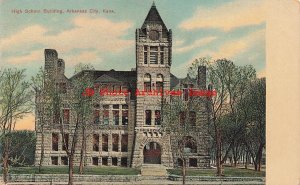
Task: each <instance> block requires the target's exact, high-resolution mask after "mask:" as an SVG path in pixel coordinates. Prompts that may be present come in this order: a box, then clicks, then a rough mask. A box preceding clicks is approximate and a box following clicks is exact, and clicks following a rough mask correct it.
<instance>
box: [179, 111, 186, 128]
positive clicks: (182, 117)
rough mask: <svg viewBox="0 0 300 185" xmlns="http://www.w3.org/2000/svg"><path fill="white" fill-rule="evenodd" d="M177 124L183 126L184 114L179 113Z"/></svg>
mask: <svg viewBox="0 0 300 185" xmlns="http://www.w3.org/2000/svg"><path fill="white" fill-rule="evenodd" d="M179 123H180V124H181V125H183V124H184V123H185V112H183V111H181V112H179Z"/></svg>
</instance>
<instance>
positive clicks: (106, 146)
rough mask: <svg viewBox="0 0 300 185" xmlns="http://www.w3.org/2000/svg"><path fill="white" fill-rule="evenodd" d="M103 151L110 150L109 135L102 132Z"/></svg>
mask: <svg viewBox="0 0 300 185" xmlns="http://www.w3.org/2000/svg"><path fill="white" fill-rule="evenodd" d="M102 151H104V152H107V151H108V135H107V134H102Z"/></svg>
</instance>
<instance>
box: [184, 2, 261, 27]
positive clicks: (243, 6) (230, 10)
mask: <svg viewBox="0 0 300 185" xmlns="http://www.w3.org/2000/svg"><path fill="white" fill-rule="evenodd" d="M265 11H266V9H265V1H264V0H250V1H249V0H248V1H246V0H236V1H233V2H229V3H226V4H224V5H221V6H219V7H217V8H207V7H198V8H197V10H196V12H195V13H194V15H193V16H192V17H191V18H189V19H187V20H185V21H183V22H182V23H181V24H180V25H179V27H180V28H182V29H184V30H194V29H201V28H217V29H222V30H223V31H230V30H232V29H235V28H238V27H243V26H248V25H258V24H261V23H263V22H265V19H266V17H265V16H266V15H265Z"/></svg>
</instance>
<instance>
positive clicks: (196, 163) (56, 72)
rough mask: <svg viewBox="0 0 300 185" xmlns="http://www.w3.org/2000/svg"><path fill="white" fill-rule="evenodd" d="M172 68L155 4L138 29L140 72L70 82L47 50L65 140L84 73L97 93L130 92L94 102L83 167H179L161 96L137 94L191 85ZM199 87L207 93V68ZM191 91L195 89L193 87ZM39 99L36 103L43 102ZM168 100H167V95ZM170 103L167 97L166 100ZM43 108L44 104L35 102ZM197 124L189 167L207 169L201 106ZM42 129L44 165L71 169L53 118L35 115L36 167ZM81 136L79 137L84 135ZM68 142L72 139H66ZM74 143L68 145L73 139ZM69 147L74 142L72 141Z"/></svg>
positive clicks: (167, 34) (93, 73) (168, 35)
mask: <svg viewBox="0 0 300 185" xmlns="http://www.w3.org/2000/svg"><path fill="white" fill-rule="evenodd" d="M171 65H172V31H171V30H168V29H167V27H166V26H165V24H164V22H163V21H162V19H161V17H160V15H159V13H158V11H157V9H156V6H155V5H152V7H151V9H150V11H149V13H148V15H147V17H146V19H145V21H144V23H143V25H142V27H141V28H139V29H137V30H136V68H135V69H134V70H132V71H114V70H110V71H97V70H85V71H82V72H80V73H78V74H76V75H74V76H73V77H71V78H70V79H68V78H66V77H65V75H64V70H65V62H64V61H63V60H62V59H59V58H58V54H57V52H56V51H55V50H54V49H45V72H46V75H47V78H48V79H50V80H54V81H55V83H56V84H57V85H58V86H59V88H61V93H62V96H63V100H62V102H61V104H62V110H61V111H62V114H63V115H64V121H65V122H66V124H64V127H65V128H64V130H65V133H68V134H69V135H67V136H66V137H68V138H71V134H72V133H73V130H74V122H75V119H76V117H75V112H74V110H72V108H70V107H69V106H68V103H69V102H70V101H72V99H71V98H72V90H73V86H72V83H73V81H74V80H76V78H78V77H79V76H80V75H89V77H90V78H91V79H92V81H93V82H94V90H95V91H96V92H98V91H99V90H101V89H103V88H107V89H110V90H113V91H115V90H116V91H123V90H124V91H129V92H130V93H129V94H127V95H124V94H121V95H120V94H115V95H114V96H109V95H108V96H102V97H101V98H100V99H99V98H98V99H97V98H95V99H94V100H93V102H94V108H93V111H94V114H93V115H94V119H93V121H91V123H90V124H89V126H88V127H87V130H86V133H85V135H86V137H85V138H86V142H87V143H86V154H85V156H86V157H85V165H88V166H92V165H99V166H101V165H102V166H106V165H107V166H126V167H141V166H142V165H143V164H144V163H150V164H161V165H163V166H165V167H174V166H177V165H178V160H177V155H176V153H174V152H172V135H168V134H167V133H165V132H164V131H163V130H162V129H161V120H160V114H161V111H162V110H161V107H162V106H161V102H162V96H145V95H143V94H137V95H136V94H135V93H136V92H137V91H141V90H143V91H148V92H152V91H156V92H160V91H162V92H164V91H169V90H173V89H181V88H187V87H190V86H189V85H191V84H192V82H191V80H190V79H189V77H187V78H184V79H179V78H177V77H175V76H174V75H173V74H171V73H170V68H171ZM198 77H199V78H198V80H197V81H198V83H197V84H196V86H197V87H198V88H200V89H206V69H205V67H204V68H203V67H201V68H199V70H198ZM193 87H195V86H194V85H193ZM42 97H43V95H41V97H39V98H38V100H40V99H43V98H42ZM166 98H167V97H166ZM167 99H168V98H167ZM37 104H39V105H40V104H42V102H39V101H38V102H37ZM195 112H196V114H195V116H196V118H197V119H199V120H200V121H197V123H199V125H196V127H195V131H194V132H192V133H191V137H193V138H194V139H195V140H196V141H197V143H198V144H197V146H196V147H197V151H192V152H191V153H190V160H189V161H190V163H191V164H190V166H191V167H209V165H210V163H209V162H210V158H209V151H208V142H209V137H208V128H207V126H208V121H207V120H208V119H207V116H208V114H207V110H206V108H205V105H203V106H202V107H201V108H200V109H199V110H195ZM42 128H43V130H44V137H45V150H44V151H45V152H44V153H45V154H44V156H45V157H44V161H43V165H67V164H68V161H67V158H66V152H65V151H64V150H63V146H62V135H61V132H60V129H59V124H58V123H57V122H55V120H54V119H52V118H51V117H46V118H44V119H43V121H42V120H41V118H40V115H38V114H37V116H36V132H37V144H36V165H37V164H38V163H39V160H40V153H41V132H42ZM81 134H82V133H81V131H80V132H79V136H80V135H81ZM81 139H82V137H79V138H78V142H77V146H76V154H75V161H74V164H75V165H79V157H80V148H81ZM68 140H69V139H68ZM69 142H70V141H69ZM69 146H70V143H69ZM192 163H193V164H192Z"/></svg>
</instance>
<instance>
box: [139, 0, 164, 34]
mask: <svg viewBox="0 0 300 185" xmlns="http://www.w3.org/2000/svg"><path fill="white" fill-rule="evenodd" d="M147 24H159V25H161V26H162V27H163V29H165V30H167V27H166V26H165V23H164V22H163V20H162V19H161V17H160V15H159V13H158V11H157V9H156V6H155V3H154V1H153V4H152V6H151V8H150V10H149V12H148V15H147V17H146V19H145V21H144V23H143V26H142V28H145V27H146V26H147Z"/></svg>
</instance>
